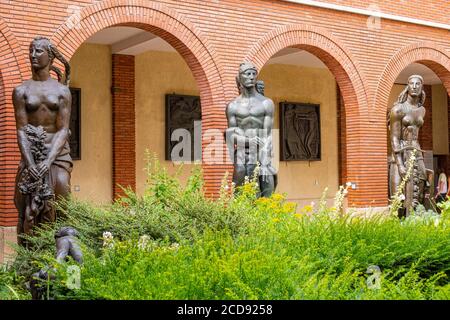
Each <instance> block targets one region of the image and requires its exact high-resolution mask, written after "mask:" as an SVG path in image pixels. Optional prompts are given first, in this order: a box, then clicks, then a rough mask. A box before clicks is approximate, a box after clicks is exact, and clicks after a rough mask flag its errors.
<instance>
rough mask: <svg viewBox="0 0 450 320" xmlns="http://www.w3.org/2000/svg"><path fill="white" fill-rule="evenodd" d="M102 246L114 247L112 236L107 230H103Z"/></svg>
mask: <svg viewBox="0 0 450 320" xmlns="http://www.w3.org/2000/svg"><path fill="white" fill-rule="evenodd" d="M103 247H108V248H112V247H114V236H113V235H112V233H111V232H109V231H105V232H103Z"/></svg>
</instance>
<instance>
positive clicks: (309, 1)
mask: <svg viewBox="0 0 450 320" xmlns="http://www.w3.org/2000/svg"><path fill="white" fill-rule="evenodd" d="M282 1H285V2H293V3H298V4H303V5H306V6H312V7H318V8H324V9H331V10H337V11H343V12H349V13H356V14H361V15H364V16H369V17H377V18H383V19H389V20H394V21H401V22H407V23H412V24H418V25H422V26H427V27H433V28H439V29H445V30H450V25H449V24H445V23H438V22H432V21H426V20H421V19H414V18H408V17H403V16H397V15H393V14H388V13H383V12H377V11H371V10H366V9H358V8H353V7H347V6H341V5H338V4H332V3H326V2H321V1H314V0H282Z"/></svg>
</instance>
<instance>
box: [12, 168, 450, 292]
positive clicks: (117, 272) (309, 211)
mask: <svg viewBox="0 0 450 320" xmlns="http://www.w3.org/2000/svg"><path fill="white" fill-rule="evenodd" d="M148 173H149V179H148V188H147V191H146V192H145V194H144V195H143V196H137V195H136V194H135V193H134V192H132V191H130V190H126V196H124V197H123V198H121V199H119V200H118V201H116V202H115V203H114V204H113V205H110V206H105V207H96V206H95V205H92V204H89V203H83V202H80V201H76V200H70V201H67V202H65V203H61V204H60V205H61V209H62V210H64V212H65V216H64V218H61V219H60V220H58V222H57V223H56V224H55V225H51V226H46V227H44V228H41V229H39V230H38V231H37V232H36V234H35V235H34V236H33V237H28V241H29V243H30V246H29V248H28V249H24V248H19V249H18V258H17V259H16V262H15V265H14V268H15V269H14V270H16V272H17V274H18V276H19V277H29V275H30V274H31V273H33V272H36V271H37V270H38V269H39V268H42V267H43V266H44V265H55V263H54V259H53V256H54V238H53V235H54V231H55V230H56V229H58V228H59V227H60V226H62V225H70V226H73V227H75V228H76V229H78V231H79V232H80V234H81V236H80V242H81V246H82V249H83V252H84V260H85V263H84V265H83V266H82V268H81V288H80V289H79V290H68V289H67V288H66V281H67V273H66V268H67V267H68V265H70V263H69V264H63V265H58V266H57V268H56V269H57V275H56V276H57V280H56V281H55V282H54V285H53V289H52V290H53V291H52V294H53V296H55V297H56V298H58V299H449V297H450V285H449V282H448V277H449V276H450V242H449V241H450V229H449V221H450V219H449V217H450V215H449V213H448V212H450V209H449V208H450V204H448V203H445V204H443V205H442V206H443V207H442V211H443V213H442V215H440V216H436V215H432V214H431V213H420V212H417V213H416V214H415V215H414V216H413V217H410V218H408V219H404V220H399V219H398V218H397V217H393V216H392V215H389V214H387V215H378V216H373V217H371V218H361V217H358V216H353V215H349V214H345V213H344V212H343V210H342V200H343V197H344V196H345V194H346V188H344V187H342V188H341V189H340V190H339V191H338V194H337V195H336V201H335V206H334V207H332V208H327V207H326V205H325V200H324V199H325V196H324V197H323V200H322V201H321V203H319V204H318V206H317V207H314V206H305V207H303V208H299V209H298V210H297V208H296V206H295V204H293V203H289V202H286V200H285V196H284V195H280V194H274V195H272V197H270V198H260V199H257V198H256V182H255V180H251V181H248V183H246V184H245V185H244V186H243V187H240V188H238V190H236V192H235V190H233V186H231V187H227V185H226V183H225V182H224V184H223V188H222V192H221V196H220V198H219V199H217V200H211V199H208V198H207V197H205V195H204V194H203V192H202V187H203V186H202V179H201V175H200V172H199V171H198V170H195V172H194V173H193V175H192V176H191V178H190V179H189V181H188V183H187V184H186V186H182V185H181V184H180V183H179V181H178V179H177V178H176V176H175V177H173V176H170V175H168V174H167V171H166V170H165V169H163V168H160V167H159V165H158V163H157V162H155V163H154V164H153V165H152V167H151V168H149V170H148ZM347 187H348V186H347ZM105 232H108V233H105ZM374 268H375V269H376V270H380V272H379V273H377V274H376V275H375V274H369V273H368V272H369V271H370V270H373V269H374ZM369 280H370V281H373V280H374V281H375V286H374V285H371V283H370V281H369ZM377 281H378V282H377ZM378 284H379V286H378Z"/></svg>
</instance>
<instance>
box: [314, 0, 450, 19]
mask: <svg viewBox="0 0 450 320" xmlns="http://www.w3.org/2000/svg"><path fill="white" fill-rule="evenodd" d="M321 1H322V2H328V3H331V4H337V5H341V6H349V7H353V8H358V9H365V10H371V11H378V12H383V13H389V14H394V15H398V16H403V17H408V18H415V19H421V20H426V21H431V22H440V23H447V24H450V16H449V15H448V14H443V13H444V12H447V13H448V12H450V2H448V1H445V0H444V1H442V0H426V1H423V0H321Z"/></svg>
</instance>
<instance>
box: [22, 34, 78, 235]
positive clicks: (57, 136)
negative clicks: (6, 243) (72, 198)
mask: <svg viewBox="0 0 450 320" xmlns="http://www.w3.org/2000/svg"><path fill="white" fill-rule="evenodd" d="M29 57H30V62H31V70H32V79H30V80H27V81H25V82H24V83H22V84H21V85H19V86H18V87H16V88H15V89H14V91H13V104H14V111H15V117H16V127H17V140H18V144H19V149H20V153H21V161H20V164H19V169H18V172H17V177H16V191H15V199H14V200H15V204H16V207H17V209H18V211H19V223H18V230H17V233H18V235H19V243H22V244H24V243H23V241H22V239H21V237H20V234H22V233H25V234H31V232H32V228H33V227H34V226H35V225H39V224H40V223H43V222H53V221H55V219H56V210H55V206H54V205H53V204H52V201H53V200H58V198H59V197H67V196H68V195H69V193H70V174H71V171H72V159H71V157H70V148H69V142H68V138H69V134H70V131H69V121H70V108H71V94H70V90H69V88H68V82H69V78H70V66H69V63H68V62H67V60H66V59H64V57H63V56H62V55H61V54H60V53H59V51H58V50H57V49H56V47H55V46H53V45H52V44H51V43H50V41H49V39H47V38H44V37H37V38H35V39H34V40H33V41H32V42H31V44H30V51H29ZM55 58H56V59H58V60H60V61H61V62H62V63H63V64H64V66H65V69H66V70H65V75H64V77H63V74H62V72H61V71H60V70H59V69H58V68H57V67H55V66H53V60H54V59H55ZM51 70H52V71H55V72H56V73H57V75H58V79H59V81H57V80H55V79H53V78H52V77H51V76H50V71H51ZM63 78H64V79H63Z"/></svg>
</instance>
